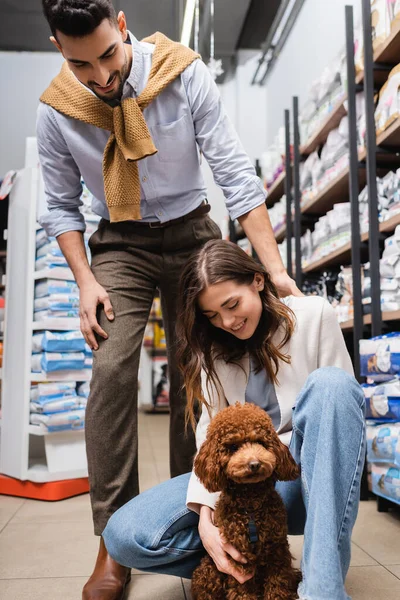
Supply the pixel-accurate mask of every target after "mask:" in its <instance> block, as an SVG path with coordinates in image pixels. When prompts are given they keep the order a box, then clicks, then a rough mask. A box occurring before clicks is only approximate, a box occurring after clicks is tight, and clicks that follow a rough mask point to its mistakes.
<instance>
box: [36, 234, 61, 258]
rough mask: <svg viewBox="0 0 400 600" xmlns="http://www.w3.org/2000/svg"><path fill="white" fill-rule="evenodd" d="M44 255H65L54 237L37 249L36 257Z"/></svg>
mask: <svg viewBox="0 0 400 600" xmlns="http://www.w3.org/2000/svg"><path fill="white" fill-rule="evenodd" d="M43 256H64V255H63V253H62V252H61V248H60V246H59V245H58V242H57V240H56V239H54V238H52V239H51V240H49V241H47V242H46V243H45V244H43V246H40V247H39V248H37V250H36V258H42V257H43Z"/></svg>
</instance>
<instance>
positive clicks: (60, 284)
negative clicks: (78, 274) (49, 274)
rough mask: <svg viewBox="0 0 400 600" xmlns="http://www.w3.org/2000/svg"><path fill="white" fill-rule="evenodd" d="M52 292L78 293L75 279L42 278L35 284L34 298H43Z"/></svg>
mask: <svg viewBox="0 0 400 600" xmlns="http://www.w3.org/2000/svg"><path fill="white" fill-rule="evenodd" d="M52 294H69V295H74V294H79V288H78V285H77V284H76V283H75V281H64V280H62V279H43V280H42V281H40V282H39V283H37V284H36V285H35V298H44V296H51V295H52Z"/></svg>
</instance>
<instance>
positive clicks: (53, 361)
mask: <svg viewBox="0 0 400 600" xmlns="http://www.w3.org/2000/svg"><path fill="white" fill-rule="evenodd" d="M84 366H85V355H84V353H83V352H65V353H61V352H42V353H40V354H32V372H33V373H41V372H42V371H44V372H45V373H53V372H54V371H80V370H81V369H83V368H84Z"/></svg>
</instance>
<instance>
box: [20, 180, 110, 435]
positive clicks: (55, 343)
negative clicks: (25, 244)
mask: <svg viewBox="0 0 400 600" xmlns="http://www.w3.org/2000/svg"><path fill="white" fill-rule="evenodd" d="M82 201H83V208H84V211H83V212H84V213H85V221H86V231H85V234H84V241H85V246H86V250H87V254H88V259H89V261H90V253H89V249H88V240H89V237H90V236H91V235H92V233H94V231H95V230H96V229H97V225H98V221H99V219H98V217H96V216H94V215H92V214H90V207H89V203H90V202H91V195H90V194H89V193H88V192H87V189H86V188H85V187H84V188H83V194H82ZM35 266H36V271H37V272H40V271H44V270H46V273H45V277H43V278H39V279H38V280H37V283H36V285H35V297H34V315H33V320H34V321H35V322H37V323H38V322H40V325H41V324H42V322H43V327H44V328H45V327H46V321H48V320H51V321H52V323H54V319H72V318H73V319H78V317H79V289H78V286H77V284H76V282H75V281H74V280H73V274H72V272H71V271H70V269H69V267H68V264H67V261H66V259H65V257H64V256H63V254H62V252H61V250H60V248H59V246H58V243H57V241H56V239H55V238H50V237H48V236H47V234H46V232H45V231H44V230H43V229H39V230H38V231H37V232H36V265H35ZM60 269H61V270H60ZM52 272H54V276H53V277H52V276H51V275H52ZM38 324H39V323H38ZM74 326H75V323H74V322H72V324H71V328H72V327H74ZM64 327H65V325H64V324H63V327H62V328H64ZM60 329H61V328H60ZM92 362H93V356H92V351H91V349H90V348H89V346H88V345H87V344H86V343H85V340H84V337H83V335H82V333H81V332H80V331H79V330H78V329H76V330H72V331H60V330H59V329H58V328H57V327H56V326H55V327H54V330H50V329H49V328H48V327H47V328H46V329H44V330H43V331H40V332H38V333H36V332H35V333H34V335H33V338H32V374H33V375H32V379H33V380H34V377H35V375H34V374H35V373H37V374H38V380H39V381H40V383H39V382H37V383H35V382H33V385H32V387H31V414H30V422H31V424H33V425H40V426H41V427H42V428H43V429H45V430H46V431H49V432H54V431H65V430H76V429H82V428H83V427H84V423H85V407H86V402H87V398H88V395H89V383H88V380H89V379H90V376H91V370H92ZM47 377H49V378H51V382H43V383H42V381H43V379H44V378H47ZM58 377H59V378H60V380H61V381H60V380H58V381H57V379H58ZM64 379H67V380H68V381H64ZM82 379H83V380H84V381H83V382H82V381H81V380H82Z"/></svg>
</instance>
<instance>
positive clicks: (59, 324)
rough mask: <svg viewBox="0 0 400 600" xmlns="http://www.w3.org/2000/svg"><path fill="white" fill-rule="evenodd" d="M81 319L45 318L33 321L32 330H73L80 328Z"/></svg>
mask: <svg viewBox="0 0 400 600" xmlns="http://www.w3.org/2000/svg"><path fill="white" fill-rule="evenodd" d="M79 325H80V321H79V319H72V318H71V319H58V318H57V319H44V320H43V321H33V322H32V331H46V330H51V329H53V330H55V331H73V330H74V329H79Z"/></svg>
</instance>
